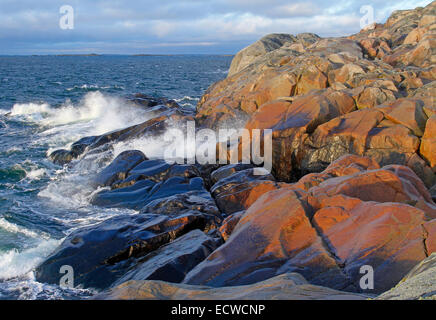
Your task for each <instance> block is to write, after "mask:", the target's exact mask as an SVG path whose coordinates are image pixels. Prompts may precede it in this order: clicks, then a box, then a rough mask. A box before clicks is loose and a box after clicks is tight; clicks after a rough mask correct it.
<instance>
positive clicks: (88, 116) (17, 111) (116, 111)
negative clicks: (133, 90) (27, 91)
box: [10, 91, 148, 148]
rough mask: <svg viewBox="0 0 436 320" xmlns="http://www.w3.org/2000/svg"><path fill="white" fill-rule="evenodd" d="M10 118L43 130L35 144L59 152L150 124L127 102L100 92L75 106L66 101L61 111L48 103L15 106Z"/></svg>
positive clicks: (84, 98) (138, 109) (60, 108)
mask: <svg viewBox="0 0 436 320" xmlns="http://www.w3.org/2000/svg"><path fill="white" fill-rule="evenodd" d="M10 116H12V117H17V119H21V120H23V121H29V122H33V123H36V124H37V125H40V126H42V127H43V131H42V132H41V133H40V134H39V139H36V140H34V143H36V144H44V145H47V144H48V145H49V148H59V147H64V146H68V144H70V143H72V142H74V141H76V140H78V139H80V138H81V137H84V136H90V135H99V134H103V133H106V132H110V131H113V130H116V129H122V128H124V127H127V126H131V125H134V124H138V123H140V122H143V121H146V120H148V117H147V116H146V112H145V110H143V109H141V108H137V107H134V106H132V105H131V104H130V103H128V102H127V101H126V100H124V99H122V98H118V97H112V96H108V95H105V94H103V93H101V92H100V91H95V92H89V93H87V94H85V96H84V97H83V98H82V100H81V101H79V102H78V103H77V104H73V103H72V102H71V101H69V100H67V101H66V102H65V103H64V104H62V105H61V106H60V107H52V106H50V105H49V104H47V103H33V102H32V103H26V104H15V105H14V106H13V108H12V110H11V113H10Z"/></svg>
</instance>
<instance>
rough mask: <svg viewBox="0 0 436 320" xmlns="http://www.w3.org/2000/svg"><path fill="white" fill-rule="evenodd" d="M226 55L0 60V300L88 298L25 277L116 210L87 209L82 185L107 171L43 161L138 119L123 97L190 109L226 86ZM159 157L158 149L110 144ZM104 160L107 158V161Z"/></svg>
mask: <svg viewBox="0 0 436 320" xmlns="http://www.w3.org/2000/svg"><path fill="white" fill-rule="evenodd" d="M231 59H232V57H231V56H224V55H161V56H157V55H137V56H127V55H126V56H124V55H89V56H68V55H64V56H0V299H2V300H3V299H26V300H28V299H31V300H34V299H83V298H89V297H92V295H93V294H95V292H93V291H92V290H89V289H80V288H77V289H63V288H60V287H59V286H57V285H51V284H46V283H39V282H37V281H36V280H35V277H34V273H33V270H34V268H35V267H36V266H37V265H38V264H39V263H41V262H42V261H44V259H45V257H47V256H48V255H49V254H51V253H52V252H53V251H54V250H55V249H56V247H57V246H58V245H59V244H60V243H61V242H62V240H63V239H64V238H65V237H66V236H67V235H68V234H69V233H71V232H72V231H74V230H76V229H77V228H81V227H84V226H89V225H92V224H96V223H99V222H101V221H103V220H105V219H108V218H110V217H113V216H115V215H124V214H135V212H131V210H126V209H105V208H101V207H94V206H92V205H90V203H89V200H90V198H91V197H92V195H93V193H95V192H96V190H93V189H92V188H90V187H89V184H88V182H89V179H90V177H91V176H92V175H93V174H95V173H97V172H98V171H99V170H101V168H102V167H103V166H104V165H105V164H107V163H101V162H99V163H96V162H95V161H92V160H88V161H86V159H83V160H81V161H78V162H77V163H76V164H75V165H74V166H73V167H71V166H64V167H62V166H58V165H54V164H53V163H52V162H51V161H49V160H48V158H47V155H48V154H49V153H50V152H52V151H53V150H56V149H59V148H68V147H69V146H70V145H71V144H72V143H73V142H75V141H77V140H78V139H80V138H82V137H85V136H91V135H98V134H103V133H106V132H109V131H112V130H116V129H121V128H124V127H128V126H131V125H134V124H138V123H141V122H143V121H146V120H147V116H146V114H145V112H144V111H143V110H142V109H141V108H137V107H134V106H132V105H131V104H129V103H127V100H126V97H128V96H130V95H132V94H135V93H144V94H147V95H151V96H155V97H166V98H170V99H174V100H176V101H177V102H178V103H179V104H180V105H181V106H182V107H184V108H192V109H193V110H195V108H196V105H197V103H198V101H199V99H200V97H201V96H202V94H203V93H204V92H205V90H206V89H207V88H208V87H209V86H210V85H211V84H212V83H214V82H216V81H219V80H221V79H223V78H225V77H226V75H227V72H228V69H229V66H230V63H231ZM144 148H146V149H147V150H148V151H149V150H153V149H154V150H159V142H158V141H141V140H140V139H139V140H138V141H130V142H126V143H124V144H123V143H122V144H120V145H116V146H115V147H114V150H115V151H114V153H113V156H116V155H117V154H119V153H120V152H121V151H123V150H126V149H140V150H141V149H144ZM110 160H111V159H107V161H109V162H110Z"/></svg>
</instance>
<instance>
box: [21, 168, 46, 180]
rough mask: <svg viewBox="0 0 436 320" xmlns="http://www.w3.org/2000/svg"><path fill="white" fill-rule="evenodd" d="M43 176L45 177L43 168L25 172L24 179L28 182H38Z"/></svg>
mask: <svg viewBox="0 0 436 320" xmlns="http://www.w3.org/2000/svg"><path fill="white" fill-rule="evenodd" d="M45 175H47V171H46V170H45V169H44V168H40V169H35V170H31V171H29V172H26V178H27V179H29V180H40V179H41V178H42V177H43V176H45Z"/></svg>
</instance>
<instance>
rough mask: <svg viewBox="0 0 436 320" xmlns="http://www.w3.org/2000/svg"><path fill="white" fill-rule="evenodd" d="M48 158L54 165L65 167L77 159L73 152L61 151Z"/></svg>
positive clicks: (51, 154) (54, 152) (56, 151)
mask: <svg viewBox="0 0 436 320" xmlns="http://www.w3.org/2000/svg"><path fill="white" fill-rule="evenodd" d="M48 158H49V159H50V160H51V161H53V163H54V164H58V165H61V166H63V165H64V164H67V163H70V162H71V161H72V160H73V159H74V158H75V157H74V155H73V154H72V152H71V151H68V150H65V149H59V150H55V151H53V152H52V153H50V155H49V156H48Z"/></svg>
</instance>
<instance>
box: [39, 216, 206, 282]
mask: <svg viewBox="0 0 436 320" xmlns="http://www.w3.org/2000/svg"><path fill="white" fill-rule="evenodd" d="M195 229H200V230H210V229H211V228H210V226H209V225H208V222H207V220H206V219H205V218H204V217H203V216H201V215H194V214H184V215H180V216H177V217H167V216H162V215H153V214H139V215H132V216H118V217H115V218H110V219H108V220H106V221H104V222H102V223H100V224H97V225H95V226H91V227H86V228H83V229H80V230H77V231H75V232H73V233H72V234H70V235H69V236H68V237H67V238H66V239H65V240H64V241H63V243H62V244H61V245H60V246H59V247H58V248H57V249H56V251H55V252H54V253H53V254H51V255H50V256H49V257H48V258H47V259H46V260H45V261H44V262H43V263H42V264H41V265H39V266H38V267H37V268H36V279H37V280H38V281H40V282H46V283H53V284H59V281H60V278H61V276H62V274H60V273H59V270H60V267H61V266H63V265H70V266H71V267H73V269H74V281H75V285H76V286H81V287H85V288H97V289H104V288H107V287H109V286H110V285H111V284H112V283H113V282H114V281H115V280H117V279H118V278H120V277H121V276H123V275H124V274H125V273H126V272H127V271H128V270H129V267H131V266H132V265H137V261H136V259H137V258H140V257H142V256H145V255H146V254H148V253H150V252H152V251H154V250H156V249H158V248H160V247H161V246H162V245H165V244H167V243H169V242H171V241H173V240H175V239H176V238H177V237H180V236H182V235H183V234H185V233H188V232H189V231H192V230H195Z"/></svg>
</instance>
